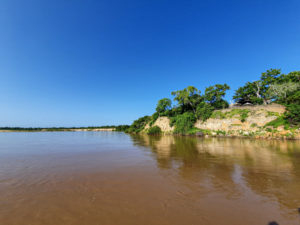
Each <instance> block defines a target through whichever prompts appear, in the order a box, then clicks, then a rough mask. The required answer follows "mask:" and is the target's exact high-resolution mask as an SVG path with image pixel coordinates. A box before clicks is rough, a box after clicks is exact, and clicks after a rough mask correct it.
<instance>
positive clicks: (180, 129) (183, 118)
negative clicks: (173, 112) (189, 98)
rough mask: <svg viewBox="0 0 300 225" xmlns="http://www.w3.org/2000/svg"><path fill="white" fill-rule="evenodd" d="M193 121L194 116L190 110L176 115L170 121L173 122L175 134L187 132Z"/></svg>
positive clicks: (192, 125) (194, 120)
mask: <svg viewBox="0 0 300 225" xmlns="http://www.w3.org/2000/svg"><path fill="white" fill-rule="evenodd" d="M195 122H196V117H195V115H194V114H193V113H191V112H186V113H184V114H182V115H178V116H176V118H173V119H172V121H171V123H174V124H175V130H174V133H175V134H187V133H188V131H189V130H191V129H192V128H193V127H194V123H195Z"/></svg>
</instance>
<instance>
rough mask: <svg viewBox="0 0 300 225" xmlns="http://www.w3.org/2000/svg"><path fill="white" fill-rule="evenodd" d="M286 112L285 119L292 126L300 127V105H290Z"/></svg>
mask: <svg viewBox="0 0 300 225" xmlns="http://www.w3.org/2000/svg"><path fill="white" fill-rule="evenodd" d="M286 110H287V111H286V112H285V114H284V118H285V119H286V120H287V121H288V122H289V123H290V124H292V125H300V105H298V104H290V105H288V106H287V107H286Z"/></svg>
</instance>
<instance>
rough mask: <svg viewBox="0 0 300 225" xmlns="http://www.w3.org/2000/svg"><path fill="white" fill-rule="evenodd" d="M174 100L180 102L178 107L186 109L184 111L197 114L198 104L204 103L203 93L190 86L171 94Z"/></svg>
mask: <svg viewBox="0 0 300 225" xmlns="http://www.w3.org/2000/svg"><path fill="white" fill-rule="evenodd" d="M171 94H172V95H173V96H175V97H174V100H175V101H177V102H178V105H179V106H181V107H182V108H184V111H188V110H189V109H191V110H192V111H193V112H194V113H196V107H197V104H199V103H200V102H201V101H203V98H202V97H201V92H200V91H199V90H198V89H197V88H195V87H194V86H188V87H187V88H185V89H183V90H179V91H173V92H172V93H171Z"/></svg>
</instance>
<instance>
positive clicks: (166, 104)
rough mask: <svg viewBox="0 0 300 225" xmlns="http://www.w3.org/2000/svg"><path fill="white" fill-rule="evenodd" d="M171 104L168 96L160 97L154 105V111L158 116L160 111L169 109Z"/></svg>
mask: <svg viewBox="0 0 300 225" xmlns="http://www.w3.org/2000/svg"><path fill="white" fill-rule="evenodd" d="M171 106H172V101H171V99H169V98H163V99H160V100H159V101H158V103H157V105H156V112H157V113H158V116H160V115H161V114H162V113H164V112H166V111H167V110H170V109H171Z"/></svg>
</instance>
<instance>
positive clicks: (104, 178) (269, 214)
mask: <svg viewBox="0 0 300 225" xmlns="http://www.w3.org/2000/svg"><path fill="white" fill-rule="evenodd" d="M7 135H13V134H11V133H8V134H7ZM19 135H22V134H19ZM26 135H28V134H26ZM34 135H35V136H34ZM40 135H42V136H40ZM57 135H64V138H63V139H62V138H60V137H59V136H57ZM20 139H21V140H20ZM28 139H29V140H28ZM45 139H46V141H44V142H43V141H42V140H45ZM1 140H3V139H1V136H0V141H1ZM12 140H16V142H18V143H17V144H16V143H15V144H9V143H8V141H7V142H6V144H5V143H4V145H2V146H4V147H2V149H1V147H0V175H1V176H0V177H1V178H0V202H1V204H0V224H5V225H15V224H16V225H19V224H32V225H47V224H49V225H50V224H51V225H52V224H56V225H60V224H63V225H68V224H70V225H71V224H72V225H77V224H78V225H79V224H89V225H93V224H101V225H102V224H107V225H118V224H125V225H126V224H130V225H131V224H150V225H152V224H170V225H171V224H172V225H173V224H175V225H176V224H205V225H210V224H217V225H225V224H226V225H227V224H230V225H240V224H245V225H253V224H268V222H270V221H277V222H278V223H279V224H292V225H293V224H295V225H296V224H299V222H300V218H299V215H298V212H297V208H298V207H299V205H300V192H299V189H300V145H299V142H293V141H274V140H273V141H261V140H249V139H217V138H213V139H199V138H193V137H174V136H162V137H159V136H147V135H132V136H128V135H126V134H122V133H115V132H113V133H96V132H95V133H93V134H90V133H84V132H82V133H80V132H79V133H77V132H76V133H59V134H55V133H53V134H52V133H45V134H42V133H40V134H29V137H26V138H24V137H22V138H20V136H18V137H17V136H14V137H13V138H12ZM33 140H39V141H37V142H36V143H35V144H33V143H32V141H33ZM21 143H23V148H28V149H31V150H28V151H25V152H22V151H21V150H22V149H23V148H21V146H20V144H21ZM38 143H39V144H40V145H39V144H38ZM24 146H25V147H24ZM3 148H5V149H8V148H11V151H12V152H13V153H14V154H9V153H7V152H6V151H4V150H3ZM49 148H50V149H51V151H50V150H49ZM32 149H35V150H32ZM1 150H2V151H1Z"/></svg>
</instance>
